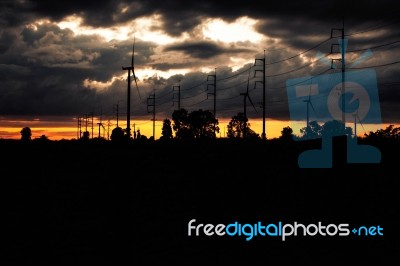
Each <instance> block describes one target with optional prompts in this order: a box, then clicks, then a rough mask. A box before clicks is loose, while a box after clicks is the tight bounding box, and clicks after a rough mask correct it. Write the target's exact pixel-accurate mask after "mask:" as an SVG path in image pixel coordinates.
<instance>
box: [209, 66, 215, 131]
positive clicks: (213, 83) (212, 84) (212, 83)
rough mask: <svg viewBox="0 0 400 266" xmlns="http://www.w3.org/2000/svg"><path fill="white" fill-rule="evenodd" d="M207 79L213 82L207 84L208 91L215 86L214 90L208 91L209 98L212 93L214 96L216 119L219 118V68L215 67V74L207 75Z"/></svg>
mask: <svg viewBox="0 0 400 266" xmlns="http://www.w3.org/2000/svg"><path fill="white" fill-rule="evenodd" d="M207 81H208V82H211V83H208V84H207V91H208V88H209V87H213V88H214V92H209V93H207V99H208V95H212V96H213V98H214V119H216V118H217V69H216V68H215V72H214V75H208V76H207ZM215 131H216V124H215V123H214V134H215Z"/></svg>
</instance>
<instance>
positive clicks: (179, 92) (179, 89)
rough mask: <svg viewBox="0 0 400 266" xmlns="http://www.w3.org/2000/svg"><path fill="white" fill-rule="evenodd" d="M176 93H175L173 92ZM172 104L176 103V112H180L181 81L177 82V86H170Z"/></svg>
mask: <svg viewBox="0 0 400 266" xmlns="http://www.w3.org/2000/svg"><path fill="white" fill-rule="evenodd" d="M176 90H177V91H178V92H177V93H176V92H175V91H176ZM172 92H173V94H172V103H173V104H174V103H175V102H177V103H178V110H181V81H180V80H179V85H177V86H172ZM175 95H176V97H177V98H178V99H177V100H176V99H175Z"/></svg>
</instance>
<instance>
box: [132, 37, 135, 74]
mask: <svg viewBox="0 0 400 266" xmlns="http://www.w3.org/2000/svg"><path fill="white" fill-rule="evenodd" d="M134 59H135V37H133V45H132V62H131V67H132V69H133V66H134Z"/></svg>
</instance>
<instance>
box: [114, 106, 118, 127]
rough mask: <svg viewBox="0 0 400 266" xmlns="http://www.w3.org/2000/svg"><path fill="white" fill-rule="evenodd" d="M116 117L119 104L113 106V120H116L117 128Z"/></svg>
mask: <svg viewBox="0 0 400 266" xmlns="http://www.w3.org/2000/svg"><path fill="white" fill-rule="evenodd" d="M118 116H119V104H118V103H116V104H114V105H113V118H114V117H116V118H117V127H118Z"/></svg>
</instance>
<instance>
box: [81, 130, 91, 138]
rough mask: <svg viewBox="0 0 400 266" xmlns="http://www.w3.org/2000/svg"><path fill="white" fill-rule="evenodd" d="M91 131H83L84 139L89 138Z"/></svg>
mask: <svg viewBox="0 0 400 266" xmlns="http://www.w3.org/2000/svg"><path fill="white" fill-rule="evenodd" d="M89 137H90V133H89V131H85V132H83V136H82V140H89Z"/></svg>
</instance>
